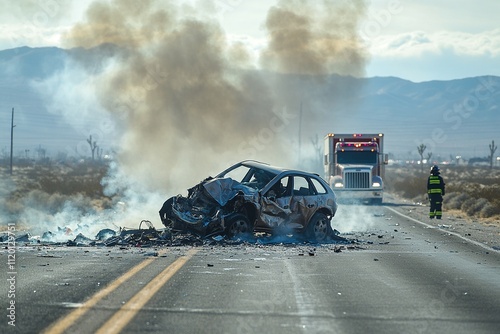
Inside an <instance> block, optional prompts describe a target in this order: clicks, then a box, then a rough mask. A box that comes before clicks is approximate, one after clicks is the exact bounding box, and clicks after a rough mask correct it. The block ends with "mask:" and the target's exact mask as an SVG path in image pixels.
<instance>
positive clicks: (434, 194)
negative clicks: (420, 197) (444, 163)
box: [427, 165, 445, 219]
mask: <svg viewBox="0 0 500 334" xmlns="http://www.w3.org/2000/svg"><path fill="white" fill-rule="evenodd" d="M439 171H440V169H439V167H438V166H437V165H434V166H432V167H431V173H430V174H431V175H429V178H428V179H427V196H428V197H429V202H430V205H431V208H430V211H429V218H430V219H433V218H434V217H435V218H436V219H441V216H442V215H443V212H442V206H443V196H444V194H445V191H444V185H445V184H444V180H443V178H442V177H441V175H439V174H440V173H439Z"/></svg>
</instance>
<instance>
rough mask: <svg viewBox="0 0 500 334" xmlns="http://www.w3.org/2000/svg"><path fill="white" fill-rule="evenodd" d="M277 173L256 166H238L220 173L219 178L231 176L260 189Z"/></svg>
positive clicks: (246, 184)
mask: <svg viewBox="0 0 500 334" xmlns="http://www.w3.org/2000/svg"><path fill="white" fill-rule="evenodd" d="M275 176H276V174H274V173H271V172H269V171H265V170H263V169H260V168H256V167H247V166H244V165H241V166H238V167H237V168H234V169H232V170H230V171H228V172H227V173H224V174H221V175H218V177H219V178H221V177H224V178H231V179H233V180H235V181H237V182H239V183H241V184H243V185H245V186H248V187H251V188H254V189H257V190H260V189H262V188H263V187H264V186H265V185H266V184H268V183H269V181H271V180H272V179H273V178H274V177H275Z"/></svg>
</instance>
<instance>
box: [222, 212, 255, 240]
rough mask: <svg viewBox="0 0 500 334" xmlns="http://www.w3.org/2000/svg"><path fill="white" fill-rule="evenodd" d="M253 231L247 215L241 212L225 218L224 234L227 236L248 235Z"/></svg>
mask: <svg viewBox="0 0 500 334" xmlns="http://www.w3.org/2000/svg"><path fill="white" fill-rule="evenodd" d="M252 232H253V226H252V224H251V223H250V220H249V219H248V217H247V216H245V215H244V214H241V213H237V214H234V215H232V216H230V217H228V218H227V223H226V235H227V236H228V237H229V238H233V237H237V236H241V235H249V234H251V233H252Z"/></svg>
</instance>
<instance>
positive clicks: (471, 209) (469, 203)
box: [460, 197, 489, 216]
mask: <svg viewBox="0 0 500 334" xmlns="http://www.w3.org/2000/svg"><path fill="white" fill-rule="evenodd" d="M487 204H489V202H488V200H487V199H485V198H480V199H475V198H472V197H471V198H469V199H468V200H466V201H465V202H464V203H463V204H462V206H461V208H460V209H461V210H462V211H463V212H465V213H466V214H467V215H468V216H475V215H477V214H479V212H481V210H482V209H483V208H484V207H485V206H486V205H487Z"/></svg>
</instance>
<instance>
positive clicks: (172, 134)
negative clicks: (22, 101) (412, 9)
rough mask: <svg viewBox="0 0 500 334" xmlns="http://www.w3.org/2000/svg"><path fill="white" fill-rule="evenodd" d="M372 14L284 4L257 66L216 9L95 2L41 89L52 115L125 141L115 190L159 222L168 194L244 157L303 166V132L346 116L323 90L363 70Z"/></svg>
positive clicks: (112, 180) (112, 179) (113, 178)
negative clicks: (332, 80) (366, 21)
mask: <svg viewBox="0 0 500 334" xmlns="http://www.w3.org/2000/svg"><path fill="white" fill-rule="evenodd" d="M204 9H206V7H204ZM364 12H365V4H364V2H363V1H354V2H353V1H351V2H349V1H333V0H332V1H321V2H314V3H312V2H311V1H278V2H277V3H276V4H275V5H274V6H272V7H270V9H269V12H268V14H267V17H266V21H265V23H264V26H265V28H266V30H267V32H268V36H269V41H268V46H267V47H266V48H265V49H264V50H262V53H261V57H260V60H259V65H260V67H256V66H255V65H254V62H252V60H251V53H250V52H249V51H248V50H247V49H246V46H245V45H243V44H241V43H238V44H232V43H230V42H229V41H228V39H227V36H226V35H225V32H224V30H223V29H222V28H221V26H220V24H219V22H218V21H217V19H216V17H217V16H216V15H214V16H211V13H210V12H201V11H200V10H199V9H197V7H192V6H189V5H187V4H182V5H181V4H179V3H178V2H176V1H159V0H158V1H154V0H150V1H131V0H111V1H95V2H93V3H92V4H91V5H90V6H89V7H88V9H87V11H86V14H85V17H84V19H83V20H82V22H80V23H78V24H77V25H75V26H74V27H73V28H72V29H71V30H70V31H69V32H68V33H67V34H66V35H65V36H64V41H65V45H66V47H67V48H73V49H72V52H71V53H70V54H71V55H72V56H73V57H72V60H71V61H70V62H68V63H67V64H66V69H65V71H64V72H62V73H59V75H57V76H56V77H54V78H51V79H49V80H48V81H47V82H46V83H39V84H38V86H37V87H39V88H40V90H41V91H42V92H45V98H46V102H47V103H48V104H51V105H52V106H53V107H54V111H55V112H60V113H61V114H66V115H67V116H68V115H69V117H68V118H71V117H84V118H86V119H94V120H95V119H96V118H98V119H104V120H105V121H104V124H103V125H101V126H100V127H99V129H94V131H97V130H99V134H98V135H97V134H94V138H96V137H97V138H99V139H100V140H103V141H104V140H105V136H106V134H108V135H110V134H113V136H115V137H117V140H116V141H115V142H114V145H116V146H115V147H114V150H115V157H114V158H115V159H116V163H117V164H116V166H115V167H114V168H113V169H112V171H113V173H112V174H111V175H109V176H108V178H107V179H106V180H105V186H106V187H107V191H108V193H109V195H110V196H114V195H117V194H118V193H119V192H122V193H121V196H122V197H123V201H122V202H121V203H126V204H125V205H124V207H126V208H127V209H126V210H128V211H126V212H127V213H130V214H128V215H124V216H126V217H127V219H128V220H132V217H133V218H134V219H135V217H136V216H137V215H136V213H137V212H136V211H137V210H138V209H139V208H140V210H142V211H141V212H142V214H143V215H144V216H143V217H142V218H151V219H155V218H156V216H157V210H158V209H159V207H160V206H161V204H162V201H163V199H166V198H167V197H168V196H171V195H175V194H177V193H181V192H185V189H186V188H187V187H189V186H192V185H194V184H196V183H197V182H199V181H201V180H202V179H204V178H205V177H207V176H209V175H212V176H213V175H214V174H215V173H217V172H219V171H220V170H221V169H222V168H225V167H227V166H229V165H230V164H232V163H235V162H237V161H240V160H244V159H257V160H261V161H265V162H269V163H272V164H275V165H282V166H288V167H296V166H298V165H299V163H298V158H300V154H299V157H298V155H297V144H298V143H297V139H296V133H297V131H299V132H300V131H301V129H299V127H303V129H304V131H307V133H308V134H310V135H308V136H307V137H306V138H307V141H309V139H310V138H311V137H310V136H312V134H315V133H316V132H315V131H316V130H317V128H318V126H319V125H320V124H321V125H322V126H324V124H328V123H332V124H333V123H335V122H338V121H339V119H340V118H341V117H340V116H337V115H336V111H332V110H328V111H327V112H325V107H327V108H328V104H329V103H330V101H331V100H332V98H333V97H335V98H337V97H339V96H341V95H345V91H341V92H335V91H331V90H326V91H325V88H324V84H325V82H328V80H329V79H327V77H328V75H330V74H341V75H353V76H360V75H363V73H364V65H365V62H366V53H365V51H364V50H363V47H362V46H361V44H360V43H359V38H358V36H357V26H358V23H359V20H360V19H361V18H362V17H363V15H364ZM214 14H216V13H214ZM89 50H92V52H89ZM82 73H87V75H88V78H87V79H82V78H81V75H82ZM325 80H326V81H325ZM329 87H332V86H331V85H330V86H329ZM63 92H69V93H68V94H67V95H65V94H63ZM79 92H83V93H84V94H81V95H79ZM89 92H90V93H89ZM65 96H67V98H68V101H66V103H64V102H65V101H64V100H65ZM79 96H80V97H79ZM70 99H71V101H69V100H70ZM70 102H71V103H70ZM302 105H303V106H304V112H305V113H306V117H304V118H303V117H302V112H301V108H302V107H301V106H302ZM68 109H71V110H74V112H73V113H72V112H69V114H68ZM92 110H95V115H94V114H93V113H92ZM81 111H84V112H81ZM341 112H342V114H343V110H341ZM104 114H106V115H105V116H104ZM94 116H95V117H94ZM318 122H319V123H318ZM298 129H299V130H298ZM315 129H316V130H315ZM299 143H300V139H299ZM84 144H85V143H84ZM316 153H317V152H313V155H314V154H316ZM162 196H163V198H162ZM72 208H74V207H72ZM120 208H121V207H120ZM63 209H64V208H63ZM120 210H121V209H120ZM115 211H119V210H115ZM132 212H133V213H132ZM76 216H78V215H76ZM53 217H54V216H53ZM69 217H70V216H68V218H67V219H70V218H69ZM72 217H75V215H72ZM54 219H55V217H54ZM65 219H66V218H65ZM137 221H138V220H137Z"/></svg>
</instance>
